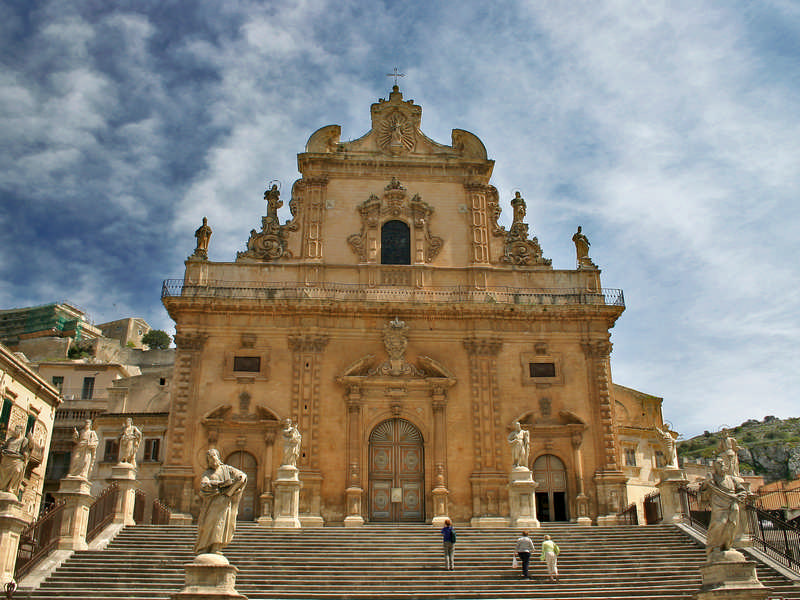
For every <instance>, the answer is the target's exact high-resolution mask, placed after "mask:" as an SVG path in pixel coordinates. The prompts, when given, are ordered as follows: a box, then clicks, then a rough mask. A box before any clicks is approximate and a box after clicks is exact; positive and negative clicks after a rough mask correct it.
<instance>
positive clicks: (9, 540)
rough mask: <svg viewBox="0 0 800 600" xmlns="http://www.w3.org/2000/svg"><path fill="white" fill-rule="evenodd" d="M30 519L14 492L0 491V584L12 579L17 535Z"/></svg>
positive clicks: (31, 519)
mask: <svg viewBox="0 0 800 600" xmlns="http://www.w3.org/2000/svg"><path fill="white" fill-rule="evenodd" d="M32 521H33V517H32V516H31V515H29V514H27V513H26V512H25V511H24V509H23V504H22V502H20V501H19V500H17V497H16V496H15V495H14V494H10V493H8V492H0V586H3V587H5V584H7V583H8V582H9V581H12V580H13V579H14V567H15V566H16V563H17V551H18V550H19V536H20V533H22V531H23V530H24V529H25V528H26V527H27V526H28V525H30V524H31V522H32Z"/></svg>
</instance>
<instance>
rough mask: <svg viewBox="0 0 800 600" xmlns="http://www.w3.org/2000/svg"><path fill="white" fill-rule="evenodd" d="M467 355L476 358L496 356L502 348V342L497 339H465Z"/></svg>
mask: <svg viewBox="0 0 800 600" xmlns="http://www.w3.org/2000/svg"><path fill="white" fill-rule="evenodd" d="M464 348H465V349H466V350H467V354H473V355H476V356H497V355H498V354H499V353H500V350H501V349H502V348H503V341H502V340H501V339H499V338H467V339H465V340H464Z"/></svg>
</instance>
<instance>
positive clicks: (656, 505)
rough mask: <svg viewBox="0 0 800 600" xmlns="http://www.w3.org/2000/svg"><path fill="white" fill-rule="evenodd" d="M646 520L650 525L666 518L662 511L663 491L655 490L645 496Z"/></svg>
mask: <svg viewBox="0 0 800 600" xmlns="http://www.w3.org/2000/svg"><path fill="white" fill-rule="evenodd" d="M643 504H644V522H645V523H647V524H648V525H654V524H656V523H660V522H661V520H662V519H663V518H664V517H663V515H662V512H661V492H653V493H651V494H647V495H646V496H645V497H644V502H643Z"/></svg>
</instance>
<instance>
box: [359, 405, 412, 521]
mask: <svg viewBox="0 0 800 600" xmlns="http://www.w3.org/2000/svg"><path fill="white" fill-rule="evenodd" d="M422 442H423V440H422V434H421V433H420V431H419V429H417V428H416V427H415V426H414V425H413V424H412V423H411V422H409V421H406V420H405V419H389V420H387V421H383V422H382V423H379V424H378V426H377V427H375V429H374V430H373V431H372V434H371V435H370V436H369V507H370V509H369V520H370V521H373V522H421V521H422V522H424V521H425V502H424V498H425V468H424V464H425V462H424V454H423V444H422Z"/></svg>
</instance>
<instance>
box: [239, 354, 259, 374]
mask: <svg viewBox="0 0 800 600" xmlns="http://www.w3.org/2000/svg"><path fill="white" fill-rule="evenodd" d="M233 370H234V371H235V372H239V373H258V372H259V371H261V357H260V356H234V357H233Z"/></svg>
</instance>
